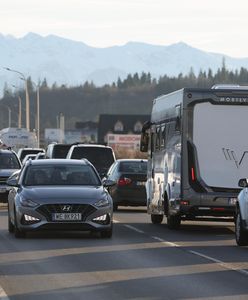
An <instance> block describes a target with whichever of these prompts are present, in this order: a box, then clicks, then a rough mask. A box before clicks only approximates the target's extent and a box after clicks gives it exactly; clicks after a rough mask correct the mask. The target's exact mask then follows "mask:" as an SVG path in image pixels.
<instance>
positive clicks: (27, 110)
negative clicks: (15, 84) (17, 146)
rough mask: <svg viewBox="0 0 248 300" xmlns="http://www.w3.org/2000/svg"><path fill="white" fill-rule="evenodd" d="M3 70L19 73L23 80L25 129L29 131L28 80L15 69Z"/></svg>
mask: <svg viewBox="0 0 248 300" xmlns="http://www.w3.org/2000/svg"><path fill="white" fill-rule="evenodd" d="M4 69H5V70H7V71H10V72H14V73H17V74H20V75H21V76H22V77H21V79H22V80H24V81H25V92H26V128H27V131H30V117H29V115H30V113H29V106H30V104H29V94H28V81H27V79H26V77H25V75H24V74H23V73H21V72H19V71H16V70H12V69H10V68H4Z"/></svg>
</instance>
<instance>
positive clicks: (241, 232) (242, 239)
mask: <svg viewBox="0 0 248 300" xmlns="http://www.w3.org/2000/svg"><path fill="white" fill-rule="evenodd" d="M235 239H236V242H237V244H238V245H239V246H247V245H248V232H247V231H246V230H245V229H244V226H243V224H242V218H241V213H240V211H239V210H238V212H237V217H236V222H235Z"/></svg>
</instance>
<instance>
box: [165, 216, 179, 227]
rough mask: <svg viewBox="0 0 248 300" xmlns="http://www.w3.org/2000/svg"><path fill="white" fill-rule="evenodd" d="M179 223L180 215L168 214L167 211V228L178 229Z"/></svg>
mask: <svg viewBox="0 0 248 300" xmlns="http://www.w3.org/2000/svg"><path fill="white" fill-rule="evenodd" d="M180 225H181V217H180V216H178V215H170V214H169V213H168V216H167V226H168V228H169V229H179V227H180Z"/></svg>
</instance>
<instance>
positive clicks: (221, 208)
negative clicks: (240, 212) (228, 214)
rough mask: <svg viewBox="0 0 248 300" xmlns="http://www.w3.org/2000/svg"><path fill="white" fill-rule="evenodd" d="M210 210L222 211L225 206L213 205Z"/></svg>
mask: <svg viewBox="0 0 248 300" xmlns="http://www.w3.org/2000/svg"><path fill="white" fill-rule="evenodd" d="M212 210H213V211H224V210H225V208H224V207H213V208H212Z"/></svg>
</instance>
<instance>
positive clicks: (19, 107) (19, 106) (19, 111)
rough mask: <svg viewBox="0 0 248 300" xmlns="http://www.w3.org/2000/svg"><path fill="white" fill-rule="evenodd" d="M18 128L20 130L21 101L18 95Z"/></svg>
mask: <svg viewBox="0 0 248 300" xmlns="http://www.w3.org/2000/svg"><path fill="white" fill-rule="evenodd" d="M12 86H13V87H14V88H16V86H15V85H13V84H12ZM18 128H22V99H21V96H20V95H18Z"/></svg>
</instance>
